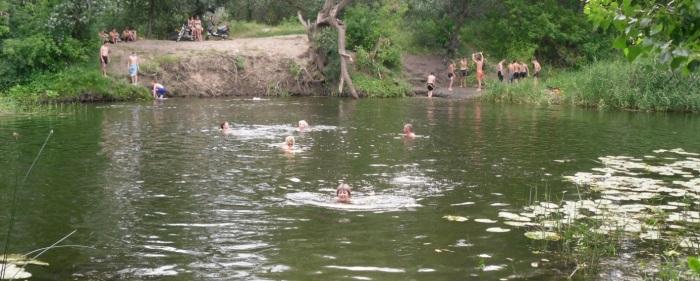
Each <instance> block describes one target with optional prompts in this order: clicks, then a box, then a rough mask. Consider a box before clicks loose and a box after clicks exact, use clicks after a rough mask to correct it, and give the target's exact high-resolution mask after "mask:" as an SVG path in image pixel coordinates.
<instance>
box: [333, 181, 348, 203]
mask: <svg viewBox="0 0 700 281" xmlns="http://www.w3.org/2000/svg"><path fill="white" fill-rule="evenodd" d="M335 196H336V201H338V203H345V204H349V203H350V186H349V185H348V184H346V183H341V184H340V185H338V188H337V189H336V190H335Z"/></svg>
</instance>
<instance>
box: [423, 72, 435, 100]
mask: <svg viewBox="0 0 700 281" xmlns="http://www.w3.org/2000/svg"><path fill="white" fill-rule="evenodd" d="M435 80H437V77H435V73H433V72H431V73H430V75H428V81H427V85H426V87H427V88H428V97H429V98H432V97H433V90H435Z"/></svg>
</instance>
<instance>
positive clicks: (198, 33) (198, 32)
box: [192, 16, 204, 41]
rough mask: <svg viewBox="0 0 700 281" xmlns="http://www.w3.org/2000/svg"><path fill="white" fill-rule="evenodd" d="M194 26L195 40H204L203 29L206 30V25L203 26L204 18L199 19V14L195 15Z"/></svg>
mask: <svg viewBox="0 0 700 281" xmlns="http://www.w3.org/2000/svg"><path fill="white" fill-rule="evenodd" d="M192 26H193V29H192V33H193V34H194V41H202V40H203V39H202V31H203V30H204V27H203V26H202V20H200V19H199V16H195V17H194V20H193V21H192Z"/></svg>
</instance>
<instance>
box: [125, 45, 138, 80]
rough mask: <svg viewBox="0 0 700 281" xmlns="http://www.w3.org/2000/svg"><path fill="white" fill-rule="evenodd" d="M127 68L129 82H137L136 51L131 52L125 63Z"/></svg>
mask: <svg viewBox="0 0 700 281" xmlns="http://www.w3.org/2000/svg"><path fill="white" fill-rule="evenodd" d="M127 67H128V69H129V77H131V84H132V85H136V84H138V83H139V57H138V56H137V55H136V52H131V55H130V56H129V62H128V63H127Z"/></svg>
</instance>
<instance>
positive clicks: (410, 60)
mask: <svg viewBox="0 0 700 281" xmlns="http://www.w3.org/2000/svg"><path fill="white" fill-rule="evenodd" d="M402 61H403V68H404V70H403V71H404V74H405V75H406V78H407V79H408V80H409V82H410V83H411V86H413V92H414V93H416V95H417V96H427V94H428V90H427V89H426V88H425V83H426V80H427V78H428V74H430V72H434V73H435V76H437V78H438V81H437V89H435V90H434V91H433V96H434V97H443V98H455V99H470V98H477V97H479V96H481V93H480V92H477V91H476V88H475V87H474V86H475V85H474V83H476V80H475V78H474V76H473V74H472V75H471V76H468V77H467V84H468V85H467V87H466V88H460V87H459V80H458V79H456V78H455V81H454V83H453V85H452V91H448V90H447V87H448V85H449V83H450V80H449V78H447V61H445V60H444V59H443V58H442V57H439V56H434V55H403V57H402Z"/></svg>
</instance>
